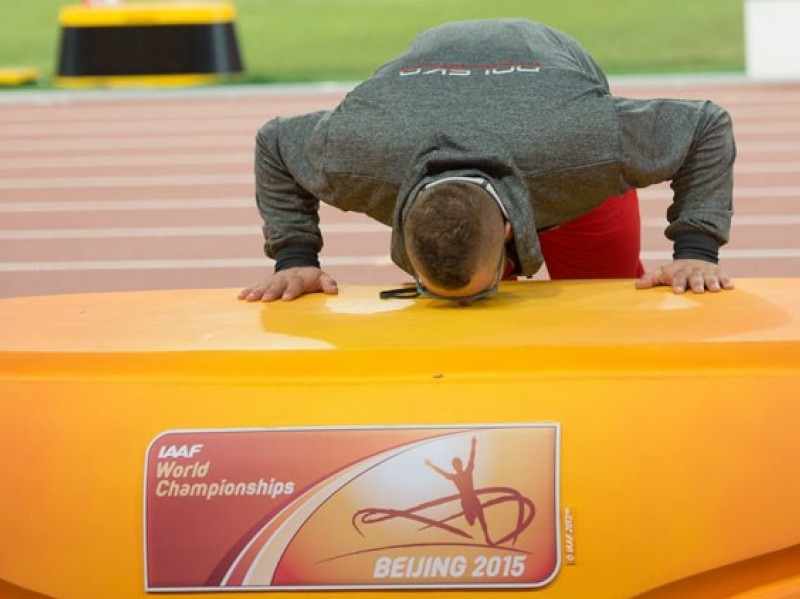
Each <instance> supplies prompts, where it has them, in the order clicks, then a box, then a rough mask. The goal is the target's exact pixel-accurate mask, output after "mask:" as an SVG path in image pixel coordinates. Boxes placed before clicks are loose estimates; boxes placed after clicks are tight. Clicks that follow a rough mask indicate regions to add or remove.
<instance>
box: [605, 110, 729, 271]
mask: <svg viewBox="0 0 800 599" xmlns="http://www.w3.org/2000/svg"><path fill="white" fill-rule="evenodd" d="M614 102H615V106H616V110H617V115H618V117H619V124H620V142H621V148H622V154H623V163H622V171H621V178H622V181H621V184H622V186H623V187H624V188H630V187H647V186H648V185H652V184H655V183H661V182H662V181H670V182H671V187H672V190H673V192H674V196H673V201H672V204H671V205H670V207H669V209H668V210H667V220H668V222H669V225H668V226H667V228H666V230H665V235H666V236H667V238H669V239H671V240H672V241H673V243H674V258H675V259H678V258H696V259H701V260H706V261H709V262H716V261H717V254H718V249H719V246H721V245H723V244H725V243H727V241H728V237H729V234H730V223H731V217H732V214H733V208H732V195H733V163H734V159H735V157H736V147H735V143H734V138H733V128H732V124H731V119H730V116H729V115H728V113H727V112H726V111H725V110H724V109H723V108H721V107H719V106H717V105H716V104H714V103H712V102H701V101H684V100H630V99H625V98H614Z"/></svg>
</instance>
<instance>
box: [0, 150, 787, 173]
mask: <svg viewBox="0 0 800 599" xmlns="http://www.w3.org/2000/svg"><path fill="white" fill-rule="evenodd" d="M253 160H254V158H253V152H224V153H216V154H214V153H200V152H198V153H196V154H129V155H117V156H109V155H107V154H90V155H85V156H59V157H53V156H47V157H37V158H0V169H14V170H20V169H44V168H101V167H114V166H129V167H133V166H137V167H138V166H211V165H215V164H245V165H251V164H252V163H253ZM794 166H795V168H797V165H794Z"/></svg>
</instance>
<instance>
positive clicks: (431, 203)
mask: <svg viewBox="0 0 800 599" xmlns="http://www.w3.org/2000/svg"><path fill="white" fill-rule="evenodd" d="M477 181H480V180H477ZM403 231H404V237H405V243H406V249H407V251H408V256H409V259H410V261H411V264H412V266H413V267H414V270H415V271H416V272H417V275H418V277H419V279H420V280H421V282H422V284H423V285H424V286H425V287H426V288H427V289H429V290H430V291H431V292H433V293H434V294H435V295H439V296H444V297H452V298H454V299H459V298H464V297H469V296H473V295H476V294H479V293H481V292H482V291H486V290H489V289H491V288H492V287H493V286H494V285H495V284H496V283H497V281H498V279H499V277H500V276H501V274H502V273H501V272H500V270H501V269H502V267H503V266H504V265H503V260H502V259H503V246H504V242H505V239H506V238H507V237H508V235H509V232H510V225H509V224H508V223H507V222H506V220H505V218H504V216H503V213H502V211H501V209H500V205H499V203H498V201H497V200H496V199H495V198H494V197H493V196H492V194H491V193H490V192H489V191H488V190H487V189H486V188H485V187H484V186H482V185H481V184H480V183H473V182H469V181H464V180H458V179H453V180H445V181H442V182H435V183H434V184H432V185H428V186H427V187H425V188H423V190H422V191H421V192H420V194H419V195H418V196H417V197H416V199H415V200H414V203H413V204H412V205H411V208H409V210H408V213H407V214H406V217H405V220H404V222H403Z"/></svg>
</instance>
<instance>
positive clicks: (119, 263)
mask: <svg viewBox="0 0 800 599" xmlns="http://www.w3.org/2000/svg"><path fill="white" fill-rule="evenodd" d="M720 256H721V258H723V259H726V260H747V259H759V260H761V259H765V258H769V259H772V260H775V259H795V258H800V248H796V249H791V248H787V249H754V250H724V249H723V250H722V251H721V252H720ZM641 258H642V259H643V260H671V259H672V252H669V251H647V252H642V254H641ZM322 262H323V264H324V265H325V266H326V267H327V266H392V262H391V259H390V257H389V256H388V255H371V256H332V257H329V258H326V257H324V256H323V257H322ZM272 264H273V262H272V261H271V260H269V259H267V258H191V259H181V260H89V261H63V262H0V272H55V271H86V270H88V271H96V270H176V269H192V268H199V269H215V268H260V267H270V266H271V265H272Z"/></svg>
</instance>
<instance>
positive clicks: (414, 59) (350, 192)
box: [256, 19, 736, 275]
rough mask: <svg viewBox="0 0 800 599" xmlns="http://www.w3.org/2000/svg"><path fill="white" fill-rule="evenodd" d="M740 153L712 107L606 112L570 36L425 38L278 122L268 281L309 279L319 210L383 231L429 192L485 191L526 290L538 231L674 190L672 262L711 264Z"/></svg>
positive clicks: (269, 159) (509, 31) (267, 213)
mask: <svg viewBox="0 0 800 599" xmlns="http://www.w3.org/2000/svg"><path fill="white" fill-rule="evenodd" d="M735 154H736V151H735V145H734V140H733V133H732V127H731V121H730V118H729V116H728V113H727V112H726V111H725V110H723V109H722V108H720V107H718V106H716V105H715V104H713V103H711V102H700V101H682V100H632V99H625V98H617V97H612V96H611V95H610V92H609V87H608V82H607V81H606V78H605V76H604V75H603V73H602V71H601V70H600V68H599V67H598V66H597V65H596V63H595V62H594V60H593V59H592V58H591V57H590V56H589V55H588V54H587V53H586V51H585V50H584V49H583V48H582V47H581V46H580V45H579V44H578V43H577V42H575V41H574V40H573V39H571V38H570V37H569V36H567V35H565V34H563V33H561V32H559V31H556V30H554V29H552V28H550V27H547V26H545V25H542V24H539V23H535V22H532V21H527V20H522V19H501V20H489V21H466V22H459V23H450V24H447V25H442V26H439V27H435V28H433V29H429V30H427V31H424V32H423V33H422V34H420V35H419V36H418V37H417V38H416V39H415V40H413V42H412V43H411V45H410V46H409V48H408V49H407V50H406V51H405V52H404V53H403V54H401V55H400V56H398V57H397V58H395V59H394V60H392V61H390V62H389V63H387V64H385V65H384V66H382V67H381V68H379V69H378V70H377V71H376V73H375V74H374V75H373V76H372V77H371V78H370V79H368V80H366V81H364V82H363V83H362V84H360V85H359V86H357V87H356V88H355V89H353V90H352V91H351V92H350V93H349V94H348V95H347V96H346V97H345V99H344V100H343V101H342V102H341V104H340V105H339V106H338V107H337V108H335V109H334V110H332V111H322V112H316V113H312V114H307V115H304V116H299V117H294V118H277V119H274V120H272V121H270V122H268V123H267V124H266V125H264V126H263V127H262V128H261V129H260V131H259V132H258V136H257V144H256V187H257V189H256V196H257V202H258V208H259V211H260V212H261V215H262V218H263V220H264V235H265V239H266V243H265V251H266V253H267V255H268V256H270V257H273V258H275V259H276V260H277V264H276V269H277V270H280V269H283V268H289V267H291V266H299V265H308V264H315V263H317V262H316V260H317V258H316V256H317V254H318V252H319V251H320V250H321V248H322V236H321V234H320V231H319V226H318V225H319V217H318V209H319V201H323V202H326V203H328V204H330V205H332V206H336V207H337V208H340V209H342V210H347V211H349V210H353V211H356V212H362V213H365V214H367V215H369V216H371V217H372V218H374V219H376V220H378V221H380V222H382V223H385V224H387V225H390V226H391V227H392V228H393V233H392V246H391V255H392V259H393V260H394V262H395V263H396V264H397V265H398V266H400V267H401V268H403V269H404V270H406V271H407V272H409V273H412V272H413V269H412V268H411V265H410V263H409V261H408V257H407V255H406V250H405V245H404V242H403V235H402V224H403V215H404V210H405V208H407V207H408V205H409V204H410V202H409V199H413V198H414V197H416V194H417V192H418V191H419V189H420V188H421V187H422V186H424V185H425V184H427V183H429V182H431V181H433V180H436V179H437V178H441V177H443V176H451V175H479V176H482V177H484V178H486V179H488V180H489V181H490V182H491V183H492V184H493V186H494V187H495V189H496V190H497V192H498V194H499V195H500V198H501V200H502V202H503V205H504V207H505V209H506V212H507V214H508V217H509V220H510V222H511V226H512V228H513V233H514V237H513V238H514V243H515V246H516V250H517V255H518V257H519V261H520V268H521V271H522V274H524V275H532V274H534V273H535V272H536V271H537V270H538V269H539V268H540V267H541V265H542V255H541V250H540V248H539V241H538V237H537V230H542V229H546V228H549V227H553V226H556V225H559V224H561V223H564V222H566V221H569V220H571V219H574V218H576V217H578V216H581V215H582V214H585V213H586V212H588V211H590V210H591V209H592V208H594V207H595V206H597V205H598V204H600V203H601V202H602V201H603V200H604V199H606V198H608V197H611V196H614V195H618V194H621V193H623V192H624V191H626V190H628V189H630V188H632V187H646V186H648V185H652V184H654V183H660V182H662V181H666V180H670V181H671V185H672V189H673V191H674V199H673V203H672V205H671V206H670V208H669V210H668V212H667V218H668V221H669V226H668V227H667V228H666V231H665V234H666V236H667V237H668V238H670V239H671V240H673V242H674V244H675V257H676V258H692V257H693V258H702V259H707V260H716V254H717V249H718V247H719V246H720V245H721V244H723V243H725V242H726V241H727V240H728V235H729V229H730V220H731V215H732V206H731V196H732V182H733V162H734V158H735Z"/></svg>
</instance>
